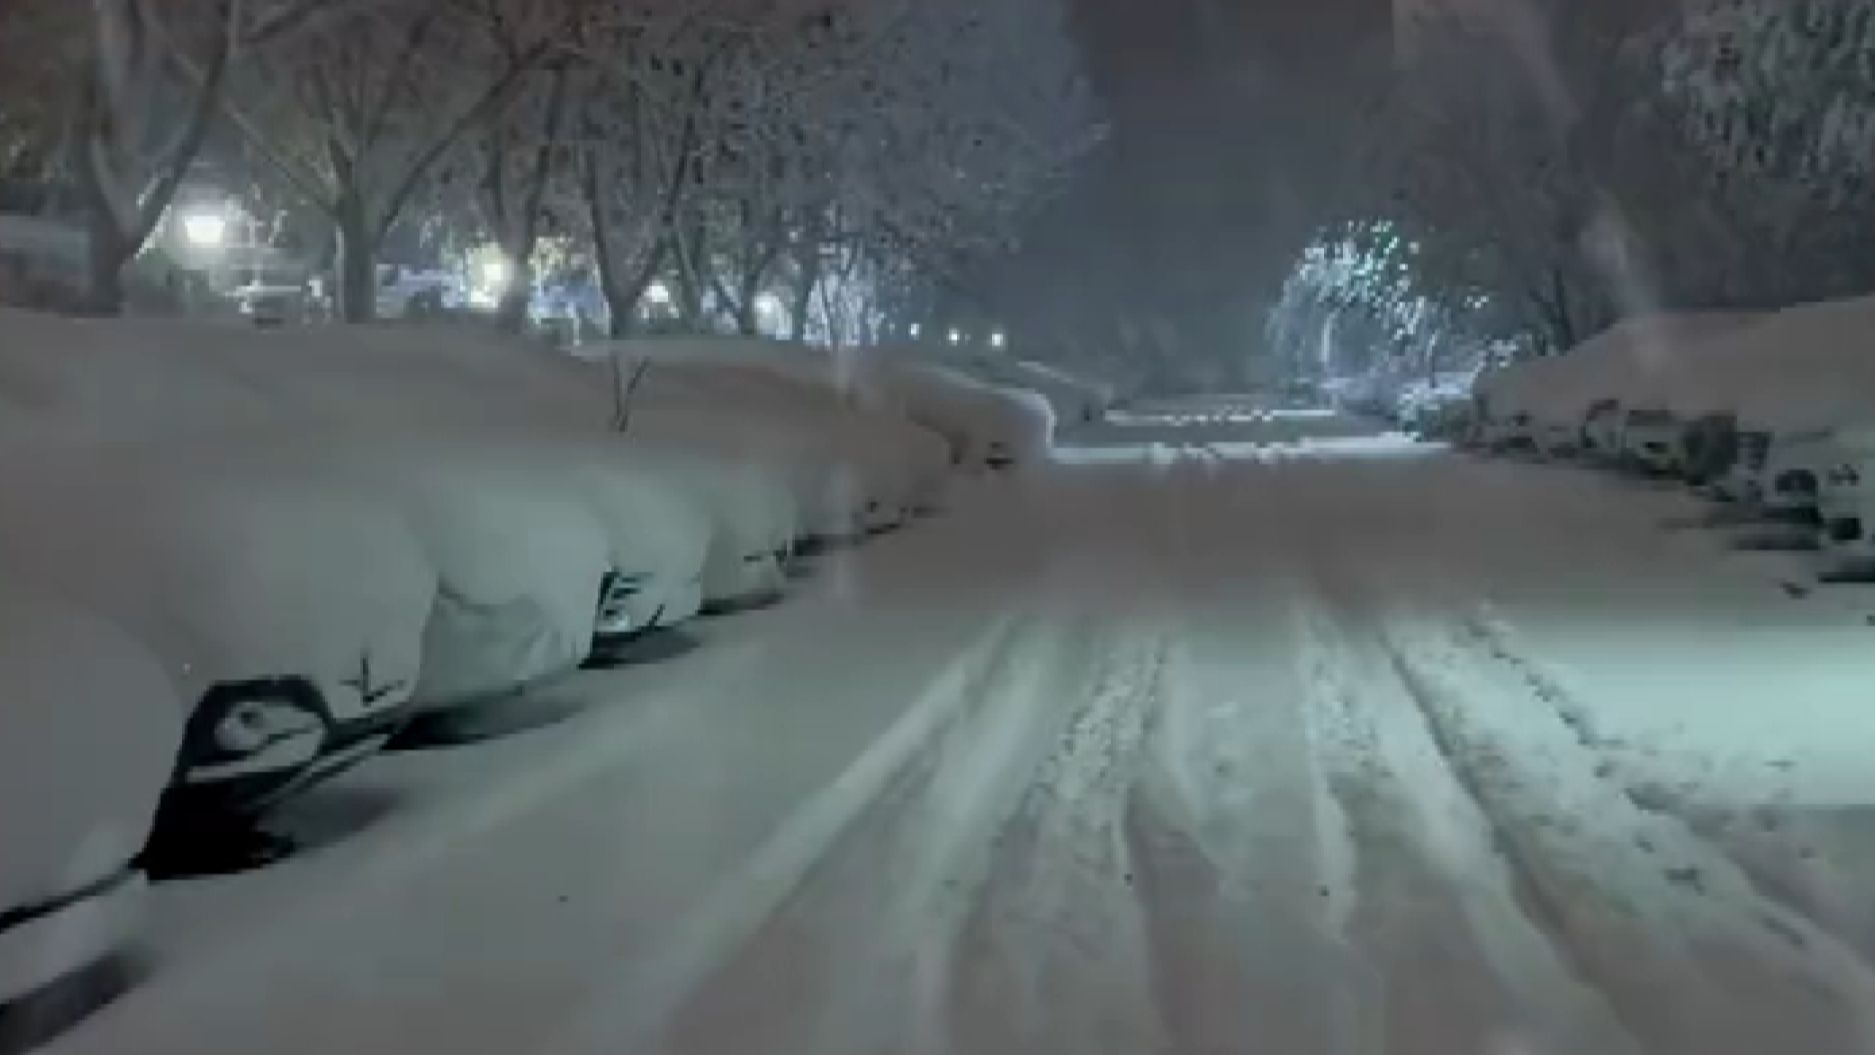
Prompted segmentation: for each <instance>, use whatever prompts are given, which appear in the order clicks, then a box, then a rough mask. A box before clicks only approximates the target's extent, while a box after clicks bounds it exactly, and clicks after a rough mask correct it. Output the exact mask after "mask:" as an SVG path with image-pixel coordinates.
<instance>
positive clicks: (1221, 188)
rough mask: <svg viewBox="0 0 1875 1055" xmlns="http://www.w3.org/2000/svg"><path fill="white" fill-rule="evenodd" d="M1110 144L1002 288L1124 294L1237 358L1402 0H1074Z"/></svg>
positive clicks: (1085, 298) (1354, 131) (1326, 193)
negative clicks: (1394, 1) (1394, 4)
mask: <svg viewBox="0 0 1875 1055" xmlns="http://www.w3.org/2000/svg"><path fill="white" fill-rule="evenodd" d="M1076 6H1077V9H1078V10H1077V28H1078V31H1079V33H1080V34H1081V36H1082V38H1083V41H1084V43H1085V45H1086V48H1087V53H1088V59H1089V62H1090V65H1091V68H1092V73H1093V77H1094V81H1095V84H1096V87H1097V89H1098V91H1099V93H1100V95H1101V97H1102V98H1103V100H1104V101H1105V103H1106V107H1107V115H1108V119H1109V121H1110V123H1111V125H1112V128H1111V134H1110V138H1109V140H1108V142H1107V144H1106V145H1105V147H1104V148H1103V149H1102V150H1101V151H1100V152H1099V154H1098V155H1097V156H1096V157H1094V158H1093V159H1091V161H1090V163H1089V164H1088V165H1087V166H1086V167H1085V169H1084V171H1083V172H1082V174H1081V175H1080V176H1079V177H1078V178H1077V179H1076V180H1075V181H1074V183H1073V185H1072V186H1071V188H1070V189H1069V190H1068V192H1067V193H1066V195H1065V196H1064V197H1063V198H1062V199H1061V200H1060V201H1058V202H1056V203H1055V206H1054V207H1053V208H1052V209H1051V210H1050V211H1049V212H1048V214H1047V215H1046V216H1045V217H1044V218H1043V219H1042V220H1041V221H1040V222H1039V223H1038V224H1037V226H1036V229H1035V230H1034V232H1033V234H1032V235H1031V238H1030V240H1029V245H1028V249H1027V251H1026V252H1025V253H1024V254H1023V256H1022V258H1021V263H1020V265H1019V266H1018V267H1016V268H1015V269H1013V271H1012V272H1011V273H1010V274H1008V275H1006V276H1004V279H1003V281H1002V283H1001V285H1002V287H1003V290H1002V291H1003V293H1004V294H1005V295H1006V296H1008V297H1009V298H1010V299H1011V300H1013V301H1019V302H1020V303H1021V304H1022V306H1023V310H1027V311H1042V312H1050V313H1053V314H1054V315H1055V316H1056V317H1058V318H1059V317H1068V316H1071V315H1073V314H1074V313H1076V312H1080V313H1081V314H1082V315H1083V316H1085V314H1086V313H1087V312H1088V311H1090V310H1094V309H1095V308H1096V306H1098V307H1099V308H1101V309H1105V308H1108V307H1112V306H1113V305H1116V304H1125V305H1126V306H1127V310H1128V311H1131V312H1135V313H1142V314H1146V315H1149V316H1152V317H1154V318H1157V319H1159V320H1161V321H1162V322H1164V323H1169V324H1170V325H1171V327H1172V328H1173V329H1175V330H1176V331H1177V333H1178V334H1179V337H1180V340H1181V341H1182V342H1185V343H1190V344H1203V345H1208V346H1210V348H1211V349H1214V350H1215V352H1216V354H1221V355H1225V356H1231V355H1240V354H1242V352H1247V351H1248V350H1249V349H1247V348H1245V347H1244V344H1245V342H1247V341H1251V340H1253V339H1254V337H1255V331H1256V330H1257V329H1258V328H1259V327H1260V325H1261V318H1262V308H1263V304H1264V300H1263V298H1264V297H1265V296H1266V295H1267V294H1268V292H1269V291H1270V290H1271V289H1272V288H1273V287H1274V285H1275V284H1276V283H1277V282H1279V281H1280V276H1281V275H1282V274H1283V273H1284V272H1285V271H1286V269H1287V267H1288V264H1289V261H1290V258H1291V256H1292V254H1293V252H1294V250H1295V248H1296V246H1297V244H1298V242H1299V240H1300V239H1302V238H1303V237H1305V236H1306V234H1307V232H1308V231H1309V230H1310V229H1311V228H1312V226H1313V225H1314V223H1315V222H1316V219H1317V217H1318V216H1319V215H1320V213H1321V211H1322V209H1323V208H1325V206H1326V204H1327V202H1328V200H1329V199H1330V197H1331V196H1332V191H1333V188H1334V186H1335V181H1337V180H1340V179H1346V178H1348V177H1349V176H1350V175H1352V173H1351V171H1350V169H1351V160H1352V159H1351V157H1350V154H1351V150H1352V148H1353V147H1354V146H1355V144H1356V142H1357V140H1358V134H1359V129H1360V125H1361V116H1362V114H1363V113H1364V112H1365V111H1366V110H1367V109H1368V108H1370V107H1371V106H1372V105H1373V103H1374V102H1375V101H1377V99H1378V97H1379V91H1380V77H1381V75H1382V74H1384V72H1385V70H1386V69H1387V67H1388V64H1389V63H1390V61H1391V54H1392V38H1391V28H1392V9H1391V6H1390V3H1389V0H1308V2H1306V3H1296V2H1293V0H1076Z"/></svg>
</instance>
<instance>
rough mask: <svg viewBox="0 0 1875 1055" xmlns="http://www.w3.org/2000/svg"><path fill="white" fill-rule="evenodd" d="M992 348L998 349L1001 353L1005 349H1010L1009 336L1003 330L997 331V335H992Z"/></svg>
mask: <svg viewBox="0 0 1875 1055" xmlns="http://www.w3.org/2000/svg"><path fill="white" fill-rule="evenodd" d="M990 347H991V348H994V349H996V350H997V351H999V352H1000V351H1002V350H1003V349H1004V348H1007V347H1009V335H1008V334H1006V333H1004V332H1003V331H1001V330H997V331H996V332H995V333H992V334H990Z"/></svg>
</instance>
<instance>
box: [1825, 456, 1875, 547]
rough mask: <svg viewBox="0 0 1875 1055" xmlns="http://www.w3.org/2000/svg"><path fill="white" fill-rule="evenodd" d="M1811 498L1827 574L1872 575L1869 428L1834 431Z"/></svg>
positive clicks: (1874, 473) (1874, 468) (1874, 499)
mask: <svg viewBox="0 0 1875 1055" xmlns="http://www.w3.org/2000/svg"><path fill="white" fill-rule="evenodd" d="M1834 448H1835V453H1836V457H1835V459H1834V462H1833V464H1831V465H1830V466H1829V468H1828V469H1827V470H1826V471H1825V472H1824V474H1823V479H1822V481H1821V488H1820V490H1819V493H1818V495H1817V513H1818V515H1819V516H1820V517H1821V519H1822V522H1823V550H1824V560H1825V562H1826V568H1827V570H1829V571H1831V572H1835V573H1839V574H1852V575H1867V574H1870V573H1875V427H1855V428H1845V429H1841V430H1838V432H1837V433H1836V436H1835V444H1834Z"/></svg>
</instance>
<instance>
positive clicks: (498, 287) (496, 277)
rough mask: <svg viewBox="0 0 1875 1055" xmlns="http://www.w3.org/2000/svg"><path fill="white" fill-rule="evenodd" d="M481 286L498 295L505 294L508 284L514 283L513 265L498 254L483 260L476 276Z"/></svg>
mask: <svg viewBox="0 0 1875 1055" xmlns="http://www.w3.org/2000/svg"><path fill="white" fill-rule="evenodd" d="M477 277H478V278H480V279H481V280H482V285H483V286H484V287H486V288H487V289H489V290H492V291H493V292H495V293H497V294H500V293H505V292H507V289H508V283H510V282H513V281H514V265H513V264H511V263H509V262H508V258H507V257H505V256H502V255H501V254H499V253H496V254H494V255H491V256H488V257H485V258H483V260H482V267H481V273H480V274H479V275H478V276H477Z"/></svg>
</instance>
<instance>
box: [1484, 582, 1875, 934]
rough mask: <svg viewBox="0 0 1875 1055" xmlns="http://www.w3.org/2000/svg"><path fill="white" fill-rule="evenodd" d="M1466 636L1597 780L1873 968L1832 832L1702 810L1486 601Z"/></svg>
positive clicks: (1855, 891)
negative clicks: (1549, 717) (1665, 819)
mask: <svg viewBox="0 0 1875 1055" xmlns="http://www.w3.org/2000/svg"><path fill="white" fill-rule="evenodd" d="M1458 629H1459V632H1460V633H1461V634H1462V635H1463V636H1464V637H1465V638H1466V639H1467V640H1468V642H1469V644H1470V646H1472V647H1474V648H1475V649H1476V650H1478V651H1479V652H1480V653H1482V654H1483V655H1486V656H1489V657H1490V659H1492V660H1495V661H1496V662H1498V663H1499V664H1501V665H1502V666H1504V667H1505V668H1506V669H1507V670H1508V671H1509V672H1510V673H1511V675H1512V676H1514V677H1516V678H1518V679H1520V680H1522V681H1523V682H1524V684H1526V685H1527V686H1528V688H1529V691H1530V693H1531V694H1532V695H1533V696H1534V697H1535V698H1536V699H1537V700H1540V701H1541V702H1542V703H1544V704H1545V705H1547V706H1548V707H1549V708H1550V709H1551V710H1552V711H1553V712H1555V714H1556V716H1557V718H1558V719H1559V720H1560V721H1562V722H1563V723H1564V724H1565V725H1567V726H1568V727H1569V730H1570V732H1571V733H1573V734H1574V736H1575V739H1576V742H1577V743H1579V744H1581V745H1582V747H1583V748H1584V749H1585V750H1587V751H1590V752H1593V753H1594V754H1595V755H1596V757H1597V759H1598V760H1599V761H1598V762H1597V764H1596V774H1597V775H1598V776H1602V777H1604V778H1605V779H1608V780H1610V781H1613V782H1615V783H1616V785H1617V786H1619V787H1620V788H1622V789H1623V792H1624V793H1625V794H1626V795H1627V797H1628V800H1629V801H1630V802H1632V803H1634V805H1635V806H1636V807H1637V808H1639V809H1642V810H1645V811H1647V812H1652V813H1660V814H1665V815H1668V816H1670V817H1672V818H1674V819H1675V820H1677V821H1679V822H1680V823H1681V824H1684V825H1685V826H1686V828H1687V829H1688V830H1689V831H1691V832H1692V833H1693V834H1694V835H1696V836H1698V837H1699V838H1701V839H1703V840H1705V841H1706V842H1707V843H1708V844H1709V845H1711V846H1712V847H1713V848H1714V849H1715V850H1717V851H1719V852H1721V853H1724V854H1726V855H1727V856H1728V857H1730V858H1732V860H1733V861H1734V862H1735V863H1736V864H1737V865H1738V866H1739V868H1740V869H1741V870H1743V872H1744V873H1745V875H1746V876H1748V877H1749V878H1750V879H1751V881H1752V883H1753V885H1754V886H1755V887H1756V889H1757V891H1758V892H1759V894H1760V895H1762V896H1763V897H1765V898H1767V899H1769V900H1773V901H1777V902H1779V903H1781V904H1783V905H1784V906H1785V907H1786V908H1787V909H1789V910H1790V911H1791V912H1793V913H1796V914H1798V915H1800V916H1802V917H1803V918H1804V919H1806V920H1807V921H1809V923H1810V924H1811V925H1812V926H1814V927H1816V928H1817V929H1819V930H1822V931H1825V932H1828V933H1831V934H1837V935H1846V938H1845V940H1846V943H1847V944H1848V946H1849V948H1850V949H1851V950H1852V951H1853V953H1854V955H1855V956H1856V957H1857V958H1858V959H1860V960H1861V961H1862V962H1863V964H1864V965H1867V964H1868V963H1869V956H1870V950H1871V949H1875V909H1871V908H1870V907H1868V905H1867V902H1866V898H1865V896H1864V894H1865V892H1864V891H1863V890H1862V889H1861V886H1860V884H1859V883H1857V882H1855V881H1854V880H1853V879H1852V878H1851V876H1849V875H1845V874H1843V873H1841V872H1839V871H1838V870H1837V868H1836V866H1835V862H1834V861H1833V860H1832V859H1831V855H1830V854H1828V853H1827V852H1819V851H1818V850H1817V848H1816V845H1817V844H1819V843H1826V842H1827V838H1826V837H1827V835H1828V833H1827V832H1822V833H1806V832H1805V831H1804V830H1803V827H1802V825H1801V824H1800V823H1790V822H1786V821H1783V820H1780V819H1779V813H1780V812H1781V811H1780V809H1779V807H1778V804H1776V803H1773V804H1772V805H1771V806H1769V807H1766V808H1763V809H1760V810H1757V811H1755V812H1756V813H1757V816H1756V817H1749V818H1748V817H1741V816H1740V815H1739V813H1738V811H1736V810H1732V809H1726V808H1723V807H1719V806H1703V807H1702V806H1700V805H1699V804H1698V803H1697V802H1696V791H1697V788H1696V786H1693V785H1669V784H1668V783H1667V782H1666V781H1664V780H1661V779H1656V778H1654V777H1653V776H1652V775H1651V774H1649V773H1648V772H1646V759H1645V757H1640V758H1637V757H1634V756H1633V753H1632V751H1631V750H1630V745H1627V744H1625V743H1622V742H1620V741H1616V740H1614V739H1612V738H1610V737H1608V736H1607V735H1605V734H1604V733H1603V732H1602V731H1601V730H1600V729H1599V728H1598V726H1597V723H1596V721H1595V715H1594V710H1593V709H1592V708H1591V707H1589V706H1587V705H1585V704H1584V703H1583V702H1582V700H1581V698H1580V697H1579V696H1578V695H1577V694H1576V693H1575V692H1574V691H1573V690H1571V689H1570V688H1569V687H1568V686H1567V685H1566V684H1565V679H1564V678H1563V677H1562V676H1561V675H1559V674H1557V673H1555V672H1553V671H1551V670H1550V669H1549V667H1548V666H1547V665H1546V664H1545V663H1543V662H1542V661H1540V660H1538V659H1536V658H1534V657H1532V656H1531V654H1530V650H1529V648H1528V647H1526V646H1525V645H1524V644H1523V643H1522V641H1521V640H1520V636H1519V634H1518V633H1517V631H1516V629H1515V628H1514V627H1512V626H1511V625H1510V624H1509V623H1508V622H1507V621H1505V620H1504V619H1503V618H1502V617H1501V616H1499V615H1498V614H1497V613H1496V612H1495V611H1494V610H1493V609H1492V607H1491V606H1490V605H1489V604H1479V605H1478V606H1477V607H1476V608H1475V610H1473V611H1471V612H1470V613H1468V614H1467V615H1466V616H1465V617H1464V618H1463V619H1462V620H1461V622H1460V624H1459V628H1458ZM1645 754H1646V752H1645V750H1644V749H1643V751H1642V755H1645ZM1818 835H1821V836H1824V838H1818V837H1817V836H1818ZM1767 925H1769V926H1772V927H1773V928H1774V929H1780V930H1781V928H1782V926H1783V924H1782V922H1781V921H1780V920H1777V919H1776V918H1775V917H1773V918H1770V919H1767ZM1786 936H1787V937H1789V935H1786ZM1796 940H1801V938H1800V937H1798V938H1797V939H1796Z"/></svg>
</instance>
